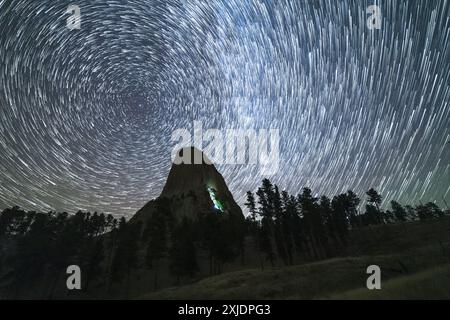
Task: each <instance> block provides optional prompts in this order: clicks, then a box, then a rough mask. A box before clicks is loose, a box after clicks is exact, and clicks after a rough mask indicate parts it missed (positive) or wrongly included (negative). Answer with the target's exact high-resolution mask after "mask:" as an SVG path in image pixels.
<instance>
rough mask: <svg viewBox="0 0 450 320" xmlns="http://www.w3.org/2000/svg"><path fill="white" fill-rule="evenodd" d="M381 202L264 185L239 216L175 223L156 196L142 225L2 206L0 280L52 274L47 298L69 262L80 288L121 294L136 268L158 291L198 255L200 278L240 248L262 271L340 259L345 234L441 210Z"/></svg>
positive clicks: (189, 273) (211, 212)
mask: <svg viewBox="0 0 450 320" xmlns="http://www.w3.org/2000/svg"><path fill="white" fill-rule="evenodd" d="M205 192H206V190H205ZM205 196H208V195H207V194H206V195H205ZM381 204H382V197H381V195H380V194H379V193H378V192H377V191H376V190H374V189H370V190H368V191H367V193H366V204H365V210H364V211H362V210H361V199H360V198H359V197H358V196H357V195H356V194H355V193H354V192H352V191H350V190H349V191H347V192H346V193H342V194H339V195H336V196H334V197H333V198H331V199H330V198H328V197H326V196H321V197H316V196H314V195H313V193H312V191H311V190H310V189H309V188H304V189H303V190H302V191H301V193H299V194H297V195H292V194H289V193H288V192H286V191H280V190H279V187H278V186H277V185H274V184H272V182H271V181H270V180H268V179H264V180H263V181H262V185H261V186H260V187H259V188H258V189H257V191H256V192H255V193H253V192H247V201H246V203H245V205H246V207H247V208H248V211H249V215H248V217H247V218H246V219H245V220H242V219H239V218H238V217H237V216H235V215H226V214H223V213H222V212H221V211H220V210H217V209H215V208H214V206H211V208H209V209H207V210H205V211H204V212H203V213H202V214H199V215H198V216H197V217H196V218H195V219H189V218H186V217H184V218H182V219H176V218H175V217H174V216H173V213H172V211H171V200H170V199H166V198H158V199H156V200H154V210H153V213H152V214H151V215H149V216H148V217H147V219H146V220H144V221H143V222H142V221H139V220H136V221H129V222H127V221H126V219H125V218H124V217H121V218H119V219H118V218H115V217H113V216H112V215H105V214H103V213H100V214H99V213H97V212H94V213H90V212H82V211H79V212H77V213H76V214H74V215H69V214H67V213H65V212H63V213H55V212H49V213H39V212H35V211H28V212H27V211H24V210H22V209H20V208H19V207H13V208H8V209H5V210H3V212H1V214H0V276H1V279H0V281H1V282H2V283H7V284H8V286H9V287H10V288H11V290H19V289H20V288H21V287H23V286H26V285H29V284H30V283H33V281H36V280H38V279H39V278H40V277H41V276H42V275H43V274H54V275H57V276H55V277H53V279H54V283H53V284H52V285H51V289H50V295H51V294H52V292H53V291H54V288H53V287H54V286H56V284H57V282H58V281H59V280H61V277H63V276H64V275H65V268H66V267H67V266H68V265H71V264H76V265H79V266H80V268H81V269H82V270H83V290H85V291H89V290H90V289H91V284H92V283H95V285H96V286H100V287H102V288H106V290H107V291H109V290H110V289H111V287H112V286H113V285H114V284H117V283H121V284H124V285H125V287H126V288H128V287H129V286H130V283H131V282H132V278H133V273H134V271H136V270H138V269H139V270H142V269H146V270H152V271H153V279H152V282H151V284H149V286H151V287H152V288H153V289H158V288H159V286H160V284H159V278H160V274H159V272H160V270H161V269H162V267H167V269H168V271H169V272H170V274H171V275H172V276H173V278H174V279H176V282H177V283H179V282H180V279H181V278H192V277H194V276H195V275H196V274H197V273H198V272H199V269H200V266H199V261H200V259H199V256H200V255H202V256H203V257H205V258H203V260H202V261H203V263H204V261H206V262H207V269H208V271H209V274H211V275H213V274H219V273H221V272H222V270H223V266H224V265H225V264H226V263H229V262H232V261H233V260H236V259H237V258H241V259H244V258H245V255H246V254H247V253H246V252H245V250H246V248H247V247H248V246H246V243H248V242H250V243H252V247H254V248H255V249H256V250H255V251H256V256H257V257H258V264H259V265H260V266H261V268H262V269H264V268H265V267H267V265H269V266H275V264H276V263H278V262H281V263H283V264H285V265H292V264H294V263H296V262H298V261H299V259H301V261H312V260H319V259H326V258H329V257H333V256H337V255H342V254H345V253H346V249H347V248H348V244H349V236H350V234H351V232H352V230H355V229H360V228H363V227H366V226H372V225H383V224H393V223H401V222H407V221H416V220H420V221H423V220H429V219H438V218H441V217H443V216H445V215H449V214H450V213H449V211H448V210H447V211H444V210H442V209H440V208H439V207H438V206H437V205H436V204H434V203H432V202H428V203H426V204H420V205H417V206H414V207H413V206H409V205H405V206H403V205H401V204H400V203H398V202H396V201H391V203H390V209H387V210H384V209H383V208H382V206H381ZM94 280H95V281H94ZM122 287H123V285H122Z"/></svg>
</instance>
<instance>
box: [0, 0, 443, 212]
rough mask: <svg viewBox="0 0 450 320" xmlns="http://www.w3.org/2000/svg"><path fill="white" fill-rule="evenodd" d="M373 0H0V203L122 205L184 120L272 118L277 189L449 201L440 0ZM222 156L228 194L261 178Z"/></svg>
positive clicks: (223, 122) (225, 122) (134, 196)
mask: <svg viewBox="0 0 450 320" xmlns="http://www.w3.org/2000/svg"><path fill="white" fill-rule="evenodd" d="M69 4H75V5H78V6H79V7H80V10H81V29H79V30H70V29H68V28H67V27H66V20H67V18H69V17H70V14H68V13H66V10H67V7H68V5H69ZM372 4H373V2H372V1H360V0H352V1H350V0H348V1H340V0H337V1H335V0H333V1H331V0H310V1H288V0H277V1H271V0H253V1H252V0H246V1H242V0H208V1H200V0H198V1H194V0H167V1H162V0H128V1H125V0H96V1H84V0H83V1H82V0H77V1H74V2H70V3H69V2H68V1H59V0H58V1H56V0H51V1H50V0H41V1H30V0H0V34H1V36H0V156H1V160H0V207H1V208H4V207H7V206H11V205H19V206H21V207H24V208H26V209H34V210H58V211H63V210H66V211H69V212H73V211H76V210H78V209H82V210H91V211H95V210H97V211H102V212H107V213H113V214H117V215H119V214H124V215H131V214H133V213H134V212H135V211H136V210H137V209H139V208H140V207H141V206H142V205H143V204H145V202H147V201H148V200H150V199H151V198H154V197H156V196H158V195H159V193H160V192H161V190H162V187H163V185H164V182H165V179H166V177H167V174H168V171H169V169H170V166H171V162H170V153H171V150H172V148H173V146H174V143H173V142H172V141H171V134H172V132H173V131H174V130H175V129H178V128H186V129H189V130H191V129H192V126H193V121H201V122H202V123H203V126H204V129H208V128H218V129H223V130H225V129H227V128H254V129H264V128H276V129H279V132H280V152H281V154H280V166H279V170H278V172H277V173H276V174H275V175H274V176H272V177H270V178H271V180H272V181H273V182H274V183H277V184H279V185H280V187H282V188H286V189H287V190H289V191H290V192H297V191H299V190H300V188H302V187H304V186H309V187H310V188H312V190H313V191H314V192H316V193H318V194H326V195H329V196H332V195H334V194H337V193H339V192H344V191H346V190H347V189H352V190H354V191H355V192H357V193H358V194H359V195H360V196H363V195H364V191H365V190H367V189H368V188H370V187H375V188H377V189H378V190H379V192H380V193H381V194H382V195H383V196H384V199H385V201H386V202H387V201H389V200H391V199H397V200H399V201H400V202H402V203H404V204H415V203H418V202H419V201H436V202H438V203H439V204H442V203H443V200H442V199H443V198H446V199H447V202H450V199H449V196H450V189H449V188H450V187H449V181H450V161H449V160H450V150H449V149H450V144H447V141H449V140H450V89H449V84H450V45H449V43H450V2H449V1H445V0H441V1H416V0H389V1H388V0H385V1H380V2H378V3H376V4H378V5H379V7H380V10H381V13H382V24H381V28H380V29H379V30H376V29H375V30H371V29H369V28H368V27H367V24H366V20H367V19H368V17H369V15H368V14H367V13H366V8H367V7H368V6H369V5H372ZM218 169H219V171H220V172H221V173H222V174H223V175H224V178H225V180H226V181H227V183H228V185H229V187H230V190H231V191H232V193H233V194H234V195H235V198H236V199H237V200H238V202H239V203H240V204H241V205H242V203H243V197H244V192H245V191H247V190H254V189H255V188H256V187H257V186H258V185H259V183H260V180H261V179H262V178H263V175H261V173H260V170H259V168H258V166H248V165H239V166H235V165H227V164H222V165H218Z"/></svg>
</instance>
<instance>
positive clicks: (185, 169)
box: [133, 147, 244, 220]
mask: <svg viewBox="0 0 450 320" xmlns="http://www.w3.org/2000/svg"><path fill="white" fill-rule="evenodd" d="M209 163H210V161H209V159H207V158H206V156H205V155H204V154H203V152H201V151H200V150H198V149H196V148H193V147H190V148H183V149H181V150H180V151H179V152H178V154H177V156H176V158H175V160H174V164H173V165H172V168H171V169H170V172H169V176H168V178H167V181H166V184H165V186H164V188H163V191H162V192H161V195H160V196H159V199H167V200H169V201H166V202H168V203H169V206H170V211H171V212H172V214H173V215H174V217H175V218H176V219H181V218H182V217H184V216H185V217H188V218H190V219H194V220H195V219H197V218H198V217H199V216H200V215H202V214H211V213H215V214H223V215H234V216H237V217H242V219H243V218H244V216H243V214H242V210H241V208H240V207H239V206H238V205H237V203H236V202H235V201H234V199H233V196H232V194H231V192H230V191H229V190H228V187H227V185H226V183H225V180H224V179H223V177H222V175H221V174H220V173H219V172H218V171H217V169H216V168H215V167H214V165H213V164H209ZM156 201H158V199H157V200H156ZM154 204H155V201H150V202H149V203H147V204H146V205H145V206H144V207H143V208H142V209H141V210H139V211H138V212H137V213H136V215H135V217H133V220H134V219H145V217H146V216H148V215H150V214H151V212H152V211H154V210H156V208H155V205H154Z"/></svg>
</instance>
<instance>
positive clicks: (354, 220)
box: [245, 179, 450, 268]
mask: <svg viewBox="0 0 450 320" xmlns="http://www.w3.org/2000/svg"><path fill="white" fill-rule="evenodd" d="M381 203H382V196H381V195H380V194H379V193H378V192H377V191H376V190H375V189H373V188H371V189H369V190H368V191H367V192H366V205H365V211H364V212H360V211H361V210H360V204H361V199H360V198H359V197H358V196H357V195H356V194H355V193H354V192H353V191H351V190H349V191H347V192H346V193H342V194H339V195H336V196H334V197H333V198H332V199H330V198H328V197H327V196H320V197H315V196H313V194H312V191H311V189H309V188H303V190H302V192H301V193H299V194H297V195H291V194H289V193H288V192H287V191H281V192H280V190H279V187H278V186H277V185H274V184H272V182H271V181H270V180H268V179H264V180H263V181H262V185H261V186H260V187H259V188H258V189H257V191H256V193H253V192H250V191H249V192H247V202H246V203H245V205H246V207H247V208H248V211H249V213H250V215H249V216H248V217H247V230H248V233H249V234H250V235H251V236H252V239H253V241H254V245H255V247H256V248H257V251H258V255H259V259H260V264H261V267H262V268H264V263H265V262H268V263H269V264H270V265H272V266H273V265H274V264H275V260H276V259H277V258H278V259H280V260H281V261H282V262H283V263H284V264H285V265H291V264H293V263H294V257H295V256H300V257H302V258H303V260H318V259H325V258H329V257H332V256H336V255H339V254H343V253H345V250H346V248H347V246H348V241H349V235H350V232H351V231H352V230H355V229H358V228H362V227H366V226H372V225H382V224H393V223H399V222H406V221H415V220H421V221H423V220H428V219H437V218H441V217H443V216H444V215H450V212H449V210H447V211H444V210H442V209H440V208H439V207H438V206H437V205H436V204H435V203H433V202H428V203H426V204H420V205H417V206H415V207H413V206H410V205H405V206H403V205H401V204H400V203H398V202H397V201H391V202H390V207H391V208H390V209H387V210H383V209H382V207H381Z"/></svg>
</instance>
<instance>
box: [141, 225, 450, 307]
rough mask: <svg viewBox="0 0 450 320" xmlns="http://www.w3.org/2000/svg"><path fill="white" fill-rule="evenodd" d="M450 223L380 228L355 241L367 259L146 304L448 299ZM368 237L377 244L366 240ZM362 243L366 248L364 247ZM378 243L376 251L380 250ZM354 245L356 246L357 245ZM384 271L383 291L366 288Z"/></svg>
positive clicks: (187, 291) (266, 275)
mask: <svg viewBox="0 0 450 320" xmlns="http://www.w3.org/2000/svg"><path fill="white" fill-rule="evenodd" d="M449 230H450V219H443V220H442V221H428V222H417V223H416V222H415V223H407V224H404V225H393V226H380V227H375V228H372V230H370V231H368V232H364V233H363V234H364V236H365V237H366V238H365V239H363V238H361V234H355V235H353V241H354V242H358V246H360V247H361V248H363V249H362V250H361V251H362V252H363V255H361V256H353V257H342V258H336V259H329V260H324V261H320V262H315V263H309V264H303V265H298V266H289V267H283V268H276V269H268V270H258V269H250V270H243V271H238V272H232V273H227V274H222V275H219V276H214V277H209V278H206V279H203V280H201V281H199V282H197V283H193V284H190V285H186V286H182V287H175V288H168V289H165V290H161V291H159V292H154V293H151V294H148V295H144V296H143V297H141V298H143V299H327V298H331V299H372V298H373V299H380V298H381V299H383V298H396V299H408V298H425V299H427V298H428V299H431V298H435V299H437V298H450V276H449V275H450V272H449V271H450V232H449ZM367 234H369V235H371V236H373V238H369V239H368V238H367ZM362 241H364V243H361V242H362ZM377 243H378V245H377ZM355 244H356V243H355ZM371 264H377V265H379V266H380V267H381V270H382V274H381V277H382V290H378V291H376V290H375V291H369V290H367V288H366V287H365V285H366V279H367V277H368V275H367V274H366V268H367V266H369V265H371Z"/></svg>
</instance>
